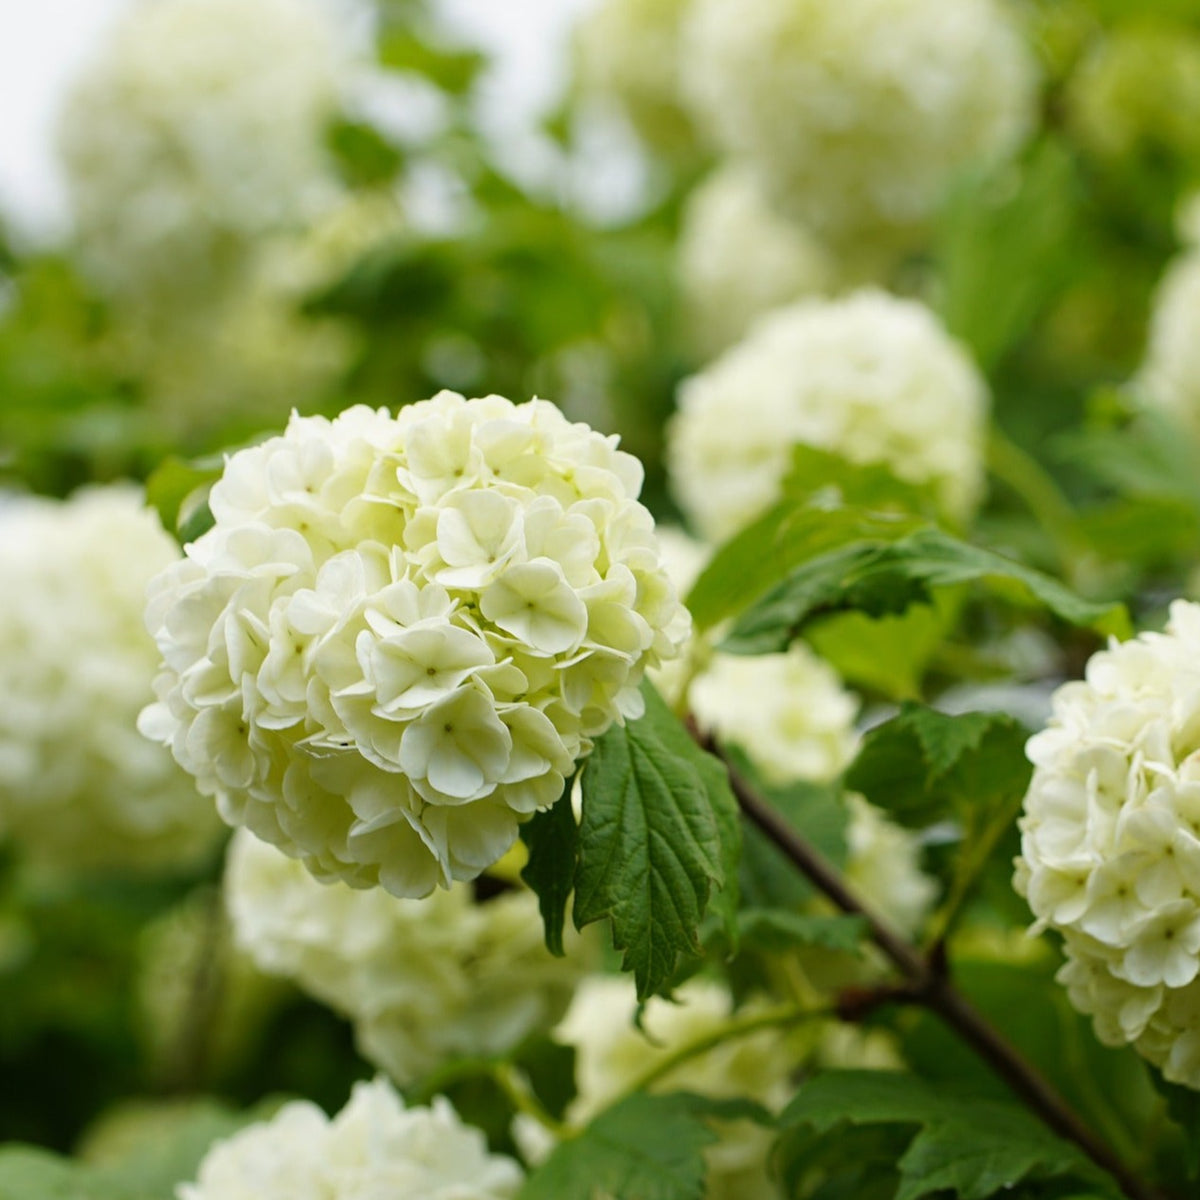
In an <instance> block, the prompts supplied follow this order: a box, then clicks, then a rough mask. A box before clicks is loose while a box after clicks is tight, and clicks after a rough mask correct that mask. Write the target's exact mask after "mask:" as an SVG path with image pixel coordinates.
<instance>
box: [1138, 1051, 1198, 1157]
mask: <svg viewBox="0 0 1200 1200" xmlns="http://www.w3.org/2000/svg"><path fill="white" fill-rule="evenodd" d="M1150 1080H1151V1082H1152V1083H1153V1084H1154V1087H1155V1090H1156V1091H1157V1092H1158V1094H1159V1095H1160V1096H1162V1098H1163V1099H1164V1100H1165V1101H1166V1102H1167V1115H1168V1116H1169V1117H1170V1118H1171V1121H1172V1123H1173V1124H1175V1125H1177V1126H1178V1127H1179V1128H1180V1130H1181V1131H1182V1132H1183V1166H1184V1170H1185V1171H1186V1172H1187V1177H1188V1179H1196V1178H1197V1177H1198V1176H1200V1093H1197V1092H1195V1091H1193V1090H1192V1089H1191V1088H1187V1087H1182V1086H1180V1085H1179V1084H1177V1083H1168V1082H1167V1081H1166V1080H1165V1079H1164V1078H1163V1077H1162V1076H1161V1075H1160V1074H1159V1073H1158V1072H1157V1071H1151V1072H1150Z"/></svg>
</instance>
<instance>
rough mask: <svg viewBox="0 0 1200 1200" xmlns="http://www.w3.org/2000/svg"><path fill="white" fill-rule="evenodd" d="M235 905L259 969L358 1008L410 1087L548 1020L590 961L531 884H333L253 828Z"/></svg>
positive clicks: (237, 858) (388, 1067) (380, 1053)
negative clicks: (549, 930)
mask: <svg viewBox="0 0 1200 1200" xmlns="http://www.w3.org/2000/svg"><path fill="white" fill-rule="evenodd" d="M225 901H226V906H227V908H228V910H229V914H230V917H231V919H232V922H233V931H234V937H235V939H236V941H237V944H238V946H239V947H240V948H241V949H242V950H243V951H244V952H245V953H246V954H247V955H249V957H250V958H251V959H252V960H253V961H254V962H255V963H256V964H257V965H258V966H259V968H260V969H262V970H263V971H266V972H268V973H269V974H273V975H282V976H284V977H286V978H288V979H291V980H293V981H294V982H295V983H296V984H298V985H299V986H300V987H301V988H303V989H304V990H305V991H306V992H308V993H309V994H310V995H312V996H314V997H316V998H317V999H318V1000H321V1001H323V1002H324V1003H326V1004H328V1005H330V1007H332V1008H334V1009H336V1010H337V1011H338V1012H339V1013H342V1014H343V1015H344V1016H346V1017H347V1018H348V1019H349V1020H350V1021H352V1022H353V1024H354V1031H355V1036H356V1039H357V1041H358V1045H359V1049H360V1050H361V1051H362V1053H363V1055H364V1057H366V1058H367V1059H369V1060H370V1061H371V1062H372V1063H374V1064H375V1065H376V1066H378V1067H380V1068H382V1069H383V1070H385V1071H387V1073H388V1074H389V1075H390V1076H391V1077H392V1078H393V1079H394V1080H395V1081H396V1082H397V1083H400V1084H407V1083H410V1082H412V1081H413V1080H414V1079H418V1078H420V1077H421V1076H423V1075H427V1074H428V1073H429V1072H430V1071H431V1070H433V1069H434V1068H436V1067H438V1066H439V1065H442V1064H443V1063H446V1062H448V1061H450V1060H452V1059H455V1058H471V1057H478V1056H489V1055H495V1054H504V1053H506V1052H507V1051H510V1050H512V1049H513V1047H514V1046H516V1045H517V1044H518V1043H520V1042H521V1041H522V1040H523V1039H524V1038H526V1037H527V1036H529V1035H530V1034H531V1033H534V1032H537V1031H539V1030H546V1029H548V1028H549V1027H550V1026H551V1025H552V1024H553V1023H554V1021H556V1020H557V1019H558V1018H559V1016H561V1015H562V1012H563V1010H564V1009H565V1008H566V1005H567V1002H568V1000H569V999H570V996H571V991H572V989H573V987H574V985H575V982H576V980H577V979H578V978H579V977H580V975H581V973H582V972H583V971H585V970H586V969H587V968H588V965H589V963H590V959H591V955H590V954H589V953H588V951H587V946H586V945H585V943H584V941H583V940H582V939H578V938H575V939H571V941H570V943H569V949H570V953H568V954H567V955H566V957H564V958H555V957H554V956H553V955H551V954H550V952H549V951H548V950H547V949H546V948H545V945H544V942H543V932H542V921H541V917H540V914H539V912H538V905H537V899H536V897H534V895H533V894H532V893H531V892H528V891H525V890H524V889H520V890H514V891H506V892H502V893H501V894H499V895H497V896H494V897H492V898H491V899H489V900H487V901H486V902H483V903H476V902H475V901H474V900H473V899H472V895H471V888H470V886H469V885H467V884H456V885H455V886H454V887H452V888H451V889H450V890H449V891H441V890H438V891H436V892H434V893H433V895H431V896H428V897H426V898H425V899H423V900H401V899H397V898H396V897H395V896H389V895H388V894H387V893H386V892H384V891H382V890H380V889H378V888H369V889H365V890H360V889H356V888H351V887H347V886H346V885H345V884H343V883H341V882H339V881H335V882H333V883H330V884H322V883H318V882H317V881H316V880H315V879H313V877H312V876H311V875H310V874H309V873H308V872H307V871H306V870H305V869H304V867H303V866H302V865H301V864H300V863H298V862H296V861H295V860H294V859H291V858H288V857H287V855H285V854H281V853H280V852H279V851H278V850H276V849H275V848H274V847H272V846H268V845H266V844H265V843H264V842H260V841H259V840H258V839H257V838H255V837H253V836H252V835H251V834H250V833H248V832H247V831H246V830H239V831H238V832H237V833H236V834H235V835H234V838H233V841H232V843H231V844H230V848H229V859H228V864H227V867H226V872H225Z"/></svg>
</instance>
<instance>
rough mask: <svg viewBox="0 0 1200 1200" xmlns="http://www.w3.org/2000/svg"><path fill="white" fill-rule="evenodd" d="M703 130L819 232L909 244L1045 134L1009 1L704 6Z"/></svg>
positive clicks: (694, 99) (698, 94) (691, 89)
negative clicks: (941, 208)
mask: <svg viewBox="0 0 1200 1200" xmlns="http://www.w3.org/2000/svg"><path fill="white" fill-rule="evenodd" d="M680 61H681V63H682V68H681V71H682V87H683V91H684V95H685V98H686V99H687V100H688V101H689V102H690V106H691V109H692V111H693V113H694V116H695V119H696V122H697V125H698V126H699V127H701V128H702V129H704V130H706V131H707V132H708V133H709V134H710V136H711V138H712V140H713V141H715V142H716V144H717V145H718V146H719V147H721V148H722V149H723V150H725V151H727V152H728V153H730V154H732V155H734V156H737V157H741V158H744V159H745V160H746V161H747V162H748V163H750V164H751V166H752V167H753V168H754V169H755V170H756V171H757V172H758V173H759V174H760V175H761V177H762V179H763V181H764V183H765V185H766V187H767V190H768V192H769V193H770V194H771V195H772V196H773V197H775V199H776V200H777V201H778V202H779V203H781V204H786V205H787V206H788V208H789V211H791V212H792V213H793V214H794V215H795V216H796V217H798V218H799V219H801V220H803V221H804V222H805V223H806V224H807V225H809V226H810V227H811V228H812V229H813V230H814V231H815V232H816V233H817V234H818V235H819V236H821V237H823V238H827V239H830V240H832V241H835V242H841V243H845V244H849V243H852V242H853V241H855V240H856V239H858V238H859V237H861V236H864V235H867V236H869V235H872V234H876V233H881V232H882V233H885V234H888V233H890V234H896V235H899V236H900V237H902V238H903V237H904V236H906V235H908V234H910V233H911V232H912V231H914V230H917V229H919V228H920V227H921V226H922V225H923V224H925V223H926V222H927V221H928V219H929V218H930V217H931V216H932V215H933V214H934V212H935V210H936V208H937V206H938V203H939V202H940V200H941V198H942V195H943V193H944V191H945V188H946V185H947V184H948V182H949V181H950V179H951V178H952V177H953V175H954V174H955V173H956V172H957V171H959V170H961V169H962V168H964V167H967V166H969V165H972V164H978V163H981V162H984V163H986V162H988V161H989V160H996V159H1000V158H1003V157H1004V156H1006V155H1007V154H1009V153H1010V152H1011V151H1012V150H1013V149H1014V148H1015V147H1016V146H1017V145H1018V143H1019V142H1020V141H1021V139H1022V138H1023V136H1024V135H1025V133H1026V131H1027V130H1028V129H1029V128H1030V127H1031V125H1032V121H1033V117H1034V109H1035V101H1036V84H1037V73H1036V70H1035V67H1034V62H1033V57H1032V55H1031V54H1030V52H1029V51H1028V49H1027V48H1026V46H1025V45H1024V43H1023V41H1022V39H1021V36H1020V34H1019V32H1018V31H1017V29H1016V28H1015V27H1014V25H1013V24H1012V22H1011V20H1010V18H1009V16H1008V14H1007V13H1006V11H1005V7H1004V5H1003V4H1002V3H1000V2H999V0H955V3H953V4H946V3H944V2H943V0H904V3H898V2H897V0H840V2H839V3H837V4H830V3H828V0H741V3H738V4H730V3H728V0H696V2H695V3H694V5H693V6H692V8H691V11H690V14H689V16H688V18H687V19H686V20H685V22H684V27H683V50H682V56H681V60H680Z"/></svg>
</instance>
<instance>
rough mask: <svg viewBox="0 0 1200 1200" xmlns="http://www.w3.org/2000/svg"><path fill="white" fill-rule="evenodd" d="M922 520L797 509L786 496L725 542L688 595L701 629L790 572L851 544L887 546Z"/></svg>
mask: <svg viewBox="0 0 1200 1200" xmlns="http://www.w3.org/2000/svg"><path fill="white" fill-rule="evenodd" d="M923 524H924V522H922V521H921V520H920V518H918V517H912V516H906V515H902V514H888V513H873V512H869V511H867V510H865V509H860V508H841V507H834V508H829V507H820V506H817V505H815V504H801V505H798V504H797V503H796V501H795V500H794V499H791V498H788V497H785V498H784V499H782V500H780V501H779V502H778V503H776V504H775V505H773V506H772V507H771V508H770V509H768V510H767V511H766V512H765V513H764V514H763V515H762V516H761V517H759V518H758V520H757V521H754V522H752V523H751V524H750V525H747V526H746V528H745V529H743V530H742V531H741V533H739V534H737V536H736V537H734V538H733V539H732V540H731V541H729V542H726V543H725V545H723V546H722V547H721V548H720V549H719V550H718V551H717V552H716V554H714V555H713V557H712V560H711V561H710V562H709V564H708V566H707V567H705V569H704V570H703V571H702V572H701V574H700V578H699V579H697V580H696V583H695V585H694V586H693V587H692V590H691V591H690V592H689V593H688V596H687V606H688V609H689V610H690V611H691V614H692V618H693V620H694V621H695V622H696V626H697V628H698V629H700V630H704V629H708V628H710V627H711V626H713V625H716V624H717V623H718V622H720V621H724V620H725V619H726V618H728V617H731V616H734V615H736V614H737V613H739V612H741V611H742V610H743V609H744V608H746V607H747V606H748V605H749V604H751V603H752V602H754V601H755V600H757V599H759V597H761V596H762V595H764V593H766V592H768V591H769V590H770V589H771V588H772V587H774V586H775V585H776V584H777V583H778V582H779V581H780V579H782V578H784V577H785V576H786V575H787V574H788V572H789V571H791V570H793V569H794V568H796V567H799V566H800V565H801V564H803V563H806V562H808V561H810V560H812V559H815V558H818V557H820V556H822V555H824V554H827V553H830V552H832V551H836V550H838V549H840V548H841V547H844V546H846V545H848V544H864V543H866V544H871V545H875V544H880V545H882V544H884V543H886V542H889V541H896V540H899V539H900V538H902V537H904V536H906V535H907V534H909V533H911V532H913V530H915V529H920V528H921V527H922V526H923Z"/></svg>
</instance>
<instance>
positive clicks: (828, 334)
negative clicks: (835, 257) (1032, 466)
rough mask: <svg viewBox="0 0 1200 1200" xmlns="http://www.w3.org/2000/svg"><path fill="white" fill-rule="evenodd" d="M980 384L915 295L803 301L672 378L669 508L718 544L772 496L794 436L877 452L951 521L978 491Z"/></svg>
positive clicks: (863, 455) (984, 394)
mask: <svg viewBox="0 0 1200 1200" xmlns="http://www.w3.org/2000/svg"><path fill="white" fill-rule="evenodd" d="M988 406H989V400H988V390H987V384H986V383H985V381H984V379H983V377H982V376H981V375H980V373H979V371H978V370H977V368H976V367H975V365H974V364H973V363H972V362H971V360H970V358H969V357H968V356H967V354H966V352H965V351H964V350H963V349H962V348H960V347H959V345H958V344H957V343H956V342H954V341H953V340H952V339H951V338H950V336H949V335H948V334H947V333H946V331H945V329H944V328H943V327H942V326H941V324H940V323H939V322H938V320H937V318H936V317H935V316H934V315H933V313H932V312H930V311H929V309H927V308H926V307H925V306H924V305H922V304H920V303H919V302H917V301H915V300H904V299H900V298H898V297H895V296H890V295H888V294H886V293H884V292H881V291H876V290H874V289H867V290H863V291H860V292H856V293H854V294H853V295H851V296H848V297H846V298H845V299H840V300H828V301H822V300H815V299H814V300H802V301H800V302H798V303H796V304H793V305H790V306H788V307H786V308H781V309H777V310H775V311H774V312H772V313H769V314H768V315H767V316H765V317H763V318H762V319H761V320H760V321H759V322H758V323H757V324H756V325H755V326H754V327H753V328H752V329H751V331H750V333H749V335H748V336H747V337H746V338H745V339H744V340H743V341H741V342H739V343H738V344H737V345H736V346H734V347H732V348H731V349H729V350H727V351H726V352H725V353H724V354H723V355H721V357H719V358H718V359H716V360H715V361H714V362H713V363H711V364H710V365H709V366H708V367H706V368H705V369H704V370H703V371H701V372H700V373H699V374H697V375H693V376H692V377H691V378H690V379H686V380H684V382H683V384H682V385H681V386H680V389H679V411H678V413H677V414H676V415H675V417H674V418H673V419H672V421H671V424H670V426H669V428H668V443H667V463H668V468H669V470H670V474H671V481H672V487H673V489H674V493H675V497H676V499H677V500H678V501H679V504H680V507H681V508H682V509H683V510H684V512H685V513H686V514H687V516H688V518H689V520H690V521H691V523H692V524H693V526H694V527H695V528H696V530H697V531H698V532H699V533H701V534H702V535H703V536H704V537H706V538H707V539H709V540H710V541H714V542H716V541H721V540H722V539H723V538H726V537H728V536H729V535H730V534H732V533H735V532H736V531H737V530H738V529H740V528H741V527H742V526H744V525H745V524H746V523H747V522H748V521H750V520H751V519H753V518H754V517H756V516H758V515H759V514H760V513H761V512H762V511H763V510H764V509H765V508H767V507H768V506H769V505H770V504H771V503H772V501H773V500H774V499H775V498H776V496H777V495H778V491H779V484H780V482H781V481H782V479H783V477H784V475H785V474H786V473H787V470H788V467H789V466H790V463H791V448H792V446H793V445H795V444H797V443H803V444H806V445H810V446H815V447H818V448H820V449H823V450H828V451H831V452H833V453H836V454H840V455H842V456H843V457H844V458H846V459H849V460H850V461H851V462H856V463H880V464H883V465H884V466H886V467H888V468H889V469H890V470H891V471H893V472H894V473H895V475H896V476H897V477H898V478H899V479H902V480H904V481H905V482H907V483H912V484H916V485H924V486H927V487H929V488H930V489H931V491H932V492H933V495H934V497H935V499H936V500H937V502H938V505H939V508H940V509H941V511H942V513H943V514H944V515H945V516H946V517H947V518H948V519H950V520H951V521H952V522H955V523H959V524H962V523H966V522H967V521H968V520H969V519H970V517H971V516H972V515H973V513H974V511H975V508H976V507H977V505H978V503H979V499H980V495H981V493H982V490H983V480H984V466H983V443H984V435H985V430H986V425H987V419H988Z"/></svg>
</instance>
